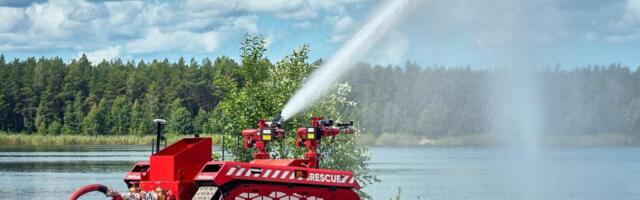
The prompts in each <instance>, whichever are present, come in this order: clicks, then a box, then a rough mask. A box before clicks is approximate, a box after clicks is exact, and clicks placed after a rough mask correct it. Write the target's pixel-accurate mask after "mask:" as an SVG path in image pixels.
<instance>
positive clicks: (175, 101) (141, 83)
mask: <svg viewBox="0 0 640 200" xmlns="http://www.w3.org/2000/svg"><path fill="white" fill-rule="evenodd" d="M247 70H249V69H248V68H242V67H240V66H239V65H238V64H237V63H236V62H235V61H234V60H232V59H230V58H228V57H224V56H222V57H218V58H216V59H215V60H213V61H211V60H209V59H204V60H202V61H196V60H193V59H191V60H190V61H189V62H188V63H187V62H186V61H185V60H184V59H180V60H178V61H177V62H169V61H168V60H166V59H165V60H161V61H159V60H154V61H151V62H145V61H140V62H137V63H134V62H133V61H128V62H123V61H121V60H114V61H109V62H107V61H103V62H100V63H97V64H92V63H90V62H89V61H88V60H87V58H86V56H84V55H83V56H82V57H80V58H79V59H74V60H71V61H70V62H69V63H68V64H67V63H65V62H63V60H62V59H61V58H57V57H55V58H39V59H36V58H27V59H24V60H21V59H15V60H12V61H6V60H5V57H4V56H0V82H1V83H2V84H3V86H2V87H0V130H4V131H7V132H25V133H34V134H52V135H55V134H87V135H93V134H97V135H104V134H135V135H142V134H147V133H152V129H153V124H152V123H151V121H150V119H153V118H170V119H171V121H173V122H172V123H170V124H169V126H168V128H169V130H170V131H172V132H179V133H186V134H190V133H194V132H206V130H205V129H206V128H207V127H208V125H207V124H208V119H209V118H210V112H211V111H212V110H213V109H214V108H215V107H216V105H217V104H218V102H220V100H221V99H222V98H223V97H224V95H225V93H226V92H228V90H230V88H226V86H228V85H230V84H227V83H233V85H238V86H240V87H241V86H242V84H243V83H244V82H245V79H246V78H247V77H246V76H245V75H246V74H250V73H249V72H245V71H247Z"/></svg>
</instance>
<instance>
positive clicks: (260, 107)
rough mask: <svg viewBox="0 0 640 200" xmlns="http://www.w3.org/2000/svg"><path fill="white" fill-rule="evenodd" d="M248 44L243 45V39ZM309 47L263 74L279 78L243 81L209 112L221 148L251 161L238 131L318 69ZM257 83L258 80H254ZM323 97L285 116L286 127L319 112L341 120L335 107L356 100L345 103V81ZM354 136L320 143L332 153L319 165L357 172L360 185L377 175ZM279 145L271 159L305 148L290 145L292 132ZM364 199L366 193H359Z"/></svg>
mask: <svg viewBox="0 0 640 200" xmlns="http://www.w3.org/2000/svg"><path fill="white" fill-rule="evenodd" d="M250 44H252V45H256V46H257V47H245V49H263V48H264V47H263V46H260V45H263V43H261V42H252V43H250ZM245 45H246V43H245ZM308 52H309V49H308V47H307V46H302V47H301V48H298V49H296V50H295V51H294V52H293V53H292V54H291V55H288V56H285V58H283V59H282V60H281V61H279V62H277V63H276V65H275V66H273V67H269V68H268V69H267V71H266V72H263V73H266V74H265V75H264V77H277V78H275V79H262V80H257V82H253V83H251V84H247V85H245V86H244V87H242V88H241V89H239V90H232V91H231V92H230V93H228V94H227V96H226V97H225V98H224V99H223V101H222V102H220V104H219V105H218V107H217V108H216V111H215V112H214V114H213V116H212V118H211V119H212V126H213V127H215V129H214V130H220V131H222V132H223V133H224V134H225V135H224V136H225V140H227V141H228V142H225V148H226V149H229V150H230V151H231V153H232V154H233V155H234V157H235V158H236V159H237V160H241V161H247V160H250V159H251V151H249V150H245V149H243V148H242V146H241V145H240V142H241V137H240V132H241V130H242V129H244V128H248V127H255V126H256V125H255V123H256V120H257V119H260V118H263V119H264V118H269V117H273V116H276V115H277V114H278V113H279V112H280V111H281V110H282V107H283V106H284V104H285V103H286V102H285V101H286V100H287V99H289V98H290V97H291V96H292V95H293V93H294V92H295V90H296V89H297V88H299V87H300V86H301V84H302V83H303V80H304V79H305V77H307V76H308V75H309V74H310V72H311V71H313V69H314V68H315V67H316V66H315V65H313V64H310V63H309V62H307V59H308ZM252 62H259V61H256V60H244V61H243V66H252V65H255V64H256V63H252ZM254 81H256V80H254ZM334 91H335V92H334V93H332V94H329V95H327V96H326V97H325V98H323V100H321V101H319V102H318V103H316V104H315V105H313V106H312V107H311V108H309V109H308V110H306V111H305V112H303V113H302V114H300V115H299V116H297V117H295V118H293V119H289V120H287V122H286V124H285V127H298V126H303V125H306V124H308V123H309V122H308V119H309V118H310V116H311V115H312V114H311V113H313V114H315V115H321V116H325V117H328V118H333V119H336V120H342V118H341V117H342V115H341V114H340V112H339V110H341V109H345V108H352V107H353V106H354V105H355V103H354V102H351V101H348V100H347V99H346V95H347V94H348V93H349V91H350V90H349V86H348V85H346V84H343V85H338V86H336V90H334ZM357 138H358V134H354V135H346V136H339V137H337V138H336V139H337V142H336V143H324V144H323V145H324V147H323V151H326V152H328V153H329V154H331V155H332V156H330V157H327V158H325V159H323V167H328V168H332V169H345V170H353V171H355V172H356V173H357V174H358V179H359V181H360V183H361V184H363V185H367V184H370V183H371V182H373V181H375V180H376V179H375V177H374V176H373V175H372V174H371V173H370V171H368V169H367V161H368V160H369V155H368V147H366V146H362V145H356V144H355V142H356V141H357ZM284 140H285V141H284V142H283V143H282V145H279V144H278V143H272V144H275V146H274V147H273V148H274V149H272V150H273V151H272V153H273V156H274V157H279V158H283V157H302V154H303V152H304V149H303V148H292V147H291V144H292V143H293V141H294V140H295V134H293V132H292V133H290V134H286V138H285V139H284ZM363 195H364V196H365V197H366V195H365V194H363Z"/></svg>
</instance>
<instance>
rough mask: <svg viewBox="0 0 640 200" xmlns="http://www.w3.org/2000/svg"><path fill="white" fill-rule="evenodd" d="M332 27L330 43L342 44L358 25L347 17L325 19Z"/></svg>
mask: <svg viewBox="0 0 640 200" xmlns="http://www.w3.org/2000/svg"><path fill="white" fill-rule="evenodd" d="M325 21H327V23H328V24H329V25H331V26H332V27H333V31H332V33H331V35H330V36H329V42H330V43H338V42H342V41H344V40H345V39H347V38H348V36H349V35H350V34H351V32H353V31H354V30H356V28H357V25H358V23H356V21H355V20H353V18H351V16H349V15H345V16H342V17H327V18H326V20H325Z"/></svg>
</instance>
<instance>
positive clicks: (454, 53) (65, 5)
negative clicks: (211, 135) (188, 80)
mask: <svg viewBox="0 0 640 200" xmlns="http://www.w3.org/2000/svg"><path fill="white" fill-rule="evenodd" d="M380 3H381V1H372V0H326V1H303V0H261V1H257V0H256V1H249V0H237V1H231V0H213V1H205V0H186V1H5V0H0V53H2V54H4V55H5V56H6V57H8V58H25V57H29V56H35V57H41V56H45V57H52V56H60V57H62V58H64V59H65V60H70V59H73V58H76V57H78V55H80V54H82V53H86V54H87V55H88V56H89V58H90V59H91V60H93V61H99V60H102V59H107V60H108V59H113V58H122V59H125V60H128V59H135V60H140V59H145V60H150V59H154V58H169V59H171V60H175V59H177V58H178V57H185V58H196V59H198V60H199V59H202V58H204V57H210V58H214V57H217V56H220V55H227V56H231V57H233V58H237V57H238V54H239V43H240V41H241V40H242V36H243V35H244V34H245V33H250V34H262V35H264V36H265V37H266V38H267V41H268V49H269V50H268V53H267V56H268V57H269V58H270V59H271V60H274V61H275V60H278V59H280V58H281V57H282V56H283V55H285V54H287V53H289V52H291V50H293V49H294V48H296V47H298V46H300V45H302V44H309V45H310V46H311V57H312V58H313V59H317V58H325V59H326V58H328V57H330V56H331V55H332V53H333V52H335V51H336V50H337V49H338V48H340V46H341V45H342V44H343V43H345V41H346V40H348V39H349V38H350V37H352V34H353V33H354V32H355V31H357V30H358V28H359V27H360V26H361V25H362V24H363V23H364V22H365V21H366V20H367V18H368V17H370V16H371V15H374V14H375V10H376V8H377V6H378V5H379V4H380ZM367 52H368V53H367V54H366V56H364V57H363V58H362V61H363V62H370V63H376V64H383V65H387V64H400V65H402V64H404V63H405V62H406V61H408V60H410V61H414V62H417V63H418V64H421V65H434V64H437V65H443V66H467V65H469V66H473V67H487V66H502V65H515V64H522V63H527V64H530V65H535V66H555V65H557V64H559V65H563V66H568V67H576V66H585V65H589V64H610V63H621V64H624V65H629V66H634V67H635V66H638V65H640V0H606V1H603V0H537V1H525V0H483V1H477V0H476V1H474V0H412V1H410V6H409V9H406V10H405V11H404V14H403V16H402V18H401V20H399V23H397V24H395V25H394V27H393V29H392V30H391V31H390V32H389V33H388V34H386V35H385V36H383V37H382V39H381V40H380V42H379V43H378V44H375V45H374V46H373V48H372V49H371V50H369V51H367Z"/></svg>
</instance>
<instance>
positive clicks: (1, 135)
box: [0, 132, 219, 146]
mask: <svg viewBox="0 0 640 200" xmlns="http://www.w3.org/2000/svg"><path fill="white" fill-rule="evenodd" d="M212 136H213V140H214V143H215V142H217V141H218V139H219V137H218V135H201V137H212ZM165 137H166V139H167V144H172V143H174V142H176V141H178V140H180V139H181V138H184V137H192V136H191V135H177V134H167V135H165ZM154 139H155V136H154V135H144V136H137V135H36V134H26V133H6V132H0V146H53V145H146V144H151V142H152V141H153V140H154Z"/></svg>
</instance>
